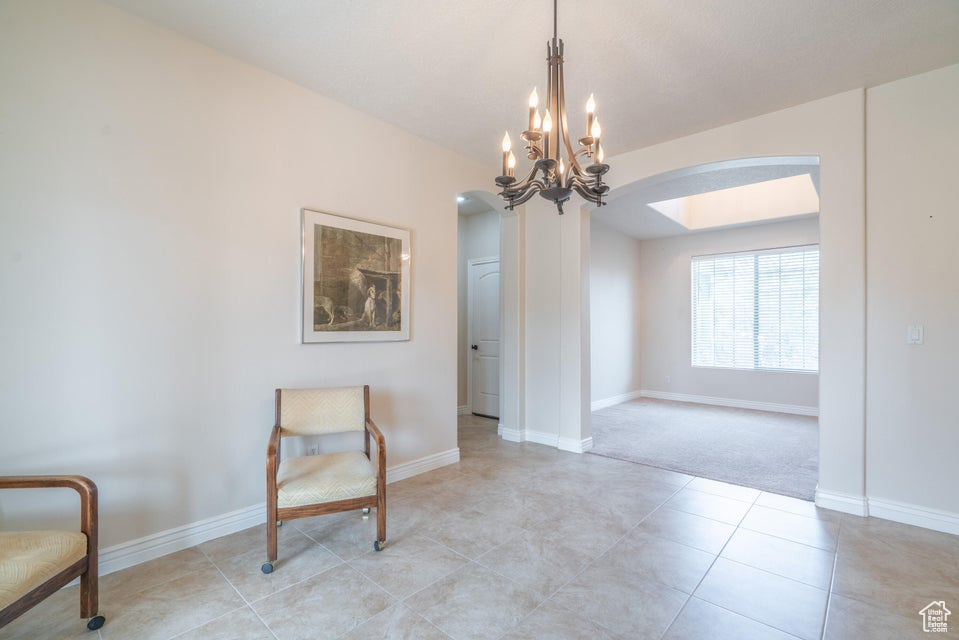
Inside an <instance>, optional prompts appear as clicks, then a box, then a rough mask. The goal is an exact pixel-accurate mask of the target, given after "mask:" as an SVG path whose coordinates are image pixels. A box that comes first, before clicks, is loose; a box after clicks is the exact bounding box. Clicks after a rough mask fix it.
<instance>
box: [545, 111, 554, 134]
mask: <svg viewBox="0 0 959 640" xmlns="http://www.w3.org/2000/svg"><path fill="white" fill-rule="evenodd" d="M552 130H553V117H552V116H551V115H549V109H547V110H546V115H544V116H543V133H549V132H550V131H552Z"/></svg>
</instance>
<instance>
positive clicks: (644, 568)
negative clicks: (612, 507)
mask: <svg viewBox="0 0 959 640" xmlns="http://www.w3.org/2000/svg"><path fill="white" fill-rule="evenodd" d="M715 559H716V555H715V554H712V553H707V552H705V551H700V550H699V549H694V548H693V547H687V546H686V545H683V544H679V543H678V542H673V541H671V540H664V539H662V538H656V537H653V536H650V535H648V534H644V533H640V532H638V531H632V532H630V533H629V534H627V535H626V537H625V538H623V539H622V540H621V541H619V543H617V544H616V546H615V547H613V548H612V549H610V550H609V551H608V552H606V555H604V556H603V557H602V558H600V559H599V560H598V561H597V562H596V563H595V564H594V565H593V566H594V567H596V568H597V569H608V568H611V567H614V566H615V567H617V568H622V569H624V570H626V571H629V572H631V573H632V574H633V575H635V576H637V577H639V578H641V579H643V580H650V581H655V582H659V583H660V584H664V585H666V586H668V587H672V588H674V589H678V590H679V591H682V592H684V593H692V592H693V590H694V589H695V588H696V585H698V584H699V581H700V580H702V579H703V576H704V575H706V571H708V570H709V567H710V566H711V565H712V563H713V560H715Z"/></svg>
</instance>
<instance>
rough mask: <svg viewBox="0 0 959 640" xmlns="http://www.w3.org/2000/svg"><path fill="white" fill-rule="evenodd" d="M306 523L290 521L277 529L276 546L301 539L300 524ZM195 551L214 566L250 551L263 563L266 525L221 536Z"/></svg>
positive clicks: (305, 520) (304, 520)
mask: <svg viewBox="0 0 959 640" xmlns="http://www.w3.org/2000/svg"><path fill="white" fill-rule="evenodd" d="M307 521H308V519H303V520H291V521H290V522H285V523H283V525H282V526H280V527H277V529H276V537H277V540H278V542H279V544H278V546H279V547H283V546H284V544H285V543H286V541H287V540H288V539H291V538H292V539H296V538H300V537H302V534H301V533H300V530H299V526H300V524H301V523H304V522H307ZM197 549H199V550H200V551H202V552H203V554H204V555H205V556H206V557H207V558H209V559H210V560H212V561H213V563H214V564H215V563H217V562H219V561H221V560H226V559H228V558H233V557H235V556H239V555H243V554H245V553H249V552H251V551H259V552H260V554H261V555H262V556H263V561H266V525H265V524H261V525H257V526H255V527H250V528H249V529H244V530H243V531H237V532H236V533H231V534H230V535H228V536H222V537H220V538H216V539H215V540H210V541H208V542H204V543H203V544H201V545H199V546H198V547H197Z"/></svg>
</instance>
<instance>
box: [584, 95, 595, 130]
mask: <svg viewBox="0 0 959 640" xmlns="http://www.w3.org/2000/svg"><path fill="white" fill-rule="evenodd" d="M594 111H596V100H594V99H593V94H589V100H587V101H586V135H588V136H591V135H593V133H592V131H593V112H594Z"/></svg>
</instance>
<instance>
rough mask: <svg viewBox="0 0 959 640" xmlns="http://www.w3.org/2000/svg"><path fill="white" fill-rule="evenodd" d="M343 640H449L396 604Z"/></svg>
mask: <svg viewBox="0 0 959 640" xmlns="http://www.w3.org/2000/svg"><path fill="white" fill-rule="evenodd" d="M343 640H449V636H448V635H446V634H445V633H443V632H442V631H440V630H439V629H437V628H436V627H435V626H433V625H432V624H430V623H429V622H428V621H427V620H426V618H424V617H423V616H421V615H420V614H418V613H416V612H415V611H413V610H412V609H410V608H409V607H407V606H406V605H403V604H396V605H393V606H392V607H390V608H389V609H386V610H384V611H382V612H380V613H378V614H376V615H375V616H373V617H372V618H370V619H369V620H367V621H366V622H364V623H363V624H361V625H360V626H358V627H356V628H355V629H353V631H351V632H350V633H348V634H346V635H345V636H343Z"/></svg>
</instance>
